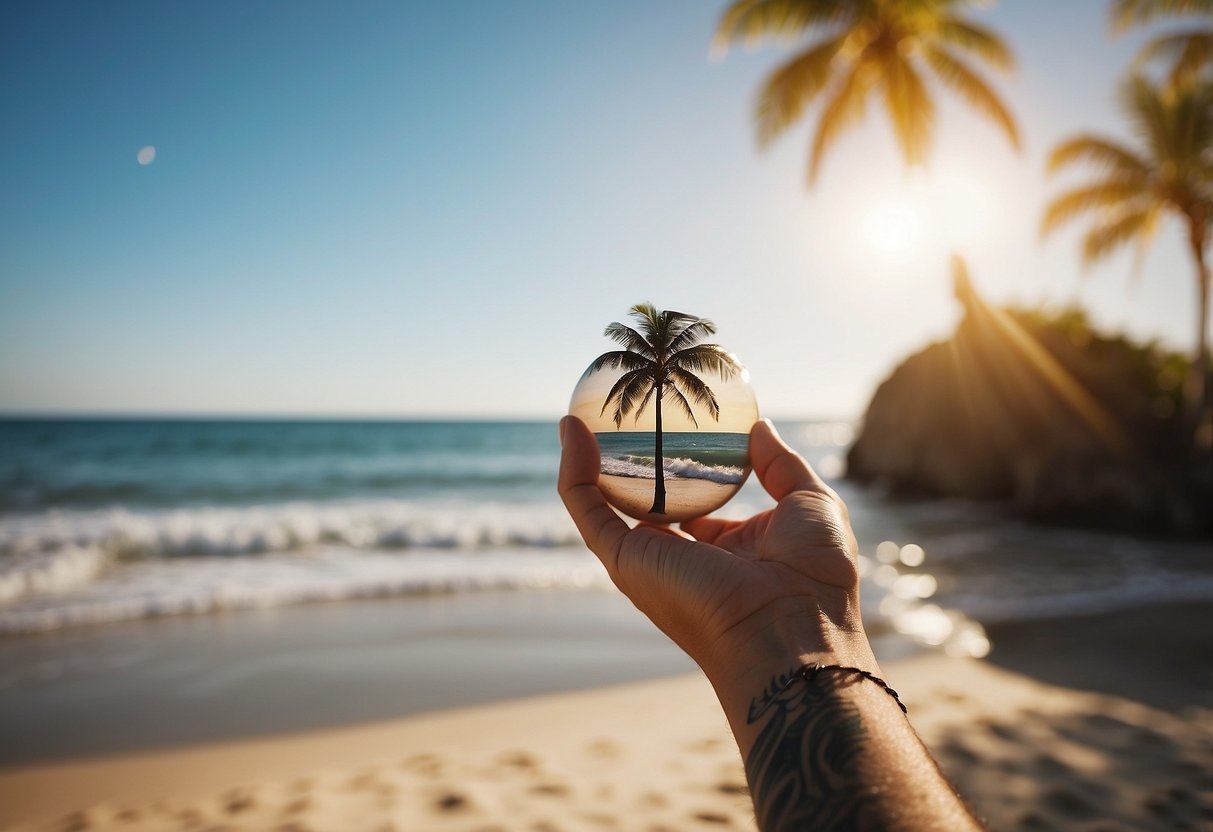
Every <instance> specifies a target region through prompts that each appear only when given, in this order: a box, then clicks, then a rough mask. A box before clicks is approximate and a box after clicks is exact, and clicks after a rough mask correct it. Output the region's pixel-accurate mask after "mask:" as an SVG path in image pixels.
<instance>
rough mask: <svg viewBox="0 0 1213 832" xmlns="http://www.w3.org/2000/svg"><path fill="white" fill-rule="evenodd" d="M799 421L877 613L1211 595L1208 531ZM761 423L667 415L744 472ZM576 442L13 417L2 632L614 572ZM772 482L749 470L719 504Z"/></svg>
mask: <svg viewBox="0 0 1213 832" xmlns="http://www.w3.org/2000/svg"><path fill="white" fill-rule="evenodd" d="M779 427H780V429H781V431H782V433H783V435H784V437H785V438H786V439H787V441H788V442H789V443H790V444H791V445H793V447H795V448H796V449H797V450H799V451H800V452H801V453H802V454H804V455H805V456H806V458H807V459H809V460H810V462H812V464H813V465H814V466H815V467H817V469H818V471H819V472H820V473H821V474H822V475H823V476H824V477H826V479H827V480H829V481H830V482H831V483H832V484H833V485H834V486H835V487H836V488H837V489H838V491H839V493H840V494H841V495H842V496H843V497H844V499H845V500H846V502H847V505H848V507H849V509H850V513H851V518H852V522H853V524H854V526H855V530H856V535H857V537H858V539H859V542H860V551H861V554H862V555H863V558H862V560H861V567H862V568H863V571H864V581H863V585H862V592H863V605H864V616H865V621H866V622H867V623H868V626H869V628H870V629H871V630H874V631H879V630H881V629H884V630H885V631H887V630H890V629H893V630H900V631H903V632H907V633H909V634H912V635H914V636H915V637H919V638H921V639H923V640H925V641H928V642H936V643H941V644H950V643H953V642H955V640H956V638H958V637H959V636H964V634H966V633H967V634H968V635H967V636H964V637H965V638H969V639H970V641H971V640H972V639H971V637H972V636H973V633H974V630H973V629H972V628H973V626H975V625H972V621H971V619H974V618H976V619H977V620H1006V619H1013V618H1017V617H1035V616H1051V615H1069V614H1078V613H1081V612H1085V611H1089V610H1106V609H1115V608H1117V607H1119V606H1125V605H1131V604H1136V603H1146V602H1158V601H1166V600H1183V599H1186V598H1203V597H1208V596H1210V595H1213V560H1211V559H1210V558H1209V557H1208V552H1207V546H1202V545H1198V544H1182V543H1160V542H1157V541H1150V540H1143V539H1139V538H1132V537H1125V536H1120V535H1101V534H1095V533H1090V532H1077V531H1066V530H1058V529H1045V528H1040V527H1035V526H1030V525H1028V524H1024V523H1022V522H1020V521H1018V520H1016V519H1015V518H1014V517H1013V516H1012V515H1011V513H1010V512H1008V511H1006V510H1005V509H1003V508H1002V507H999V506H978V505H972V504H967V503H960V502H932V503H904V502H894V501H890V500H886V499H885V498H883V497H882V496H881V494H880V492H879V490H878V489H861V488H858V487H856V486H853V485H852V484H850V483H847V482H846V481H845V480H841V479H839V476H838V475H839V474H840V473H841V469H842V462H841V460H842V457H843V456H844V455H845V452H846V446H847V444H848V443H849V441H850V438H851V432H852V427H851V425H850V424H847V423H841V422H782V423H780V424H779ZM599 439H600V442H601V445H602V448H603V452H604V465H605V464H608V461H610V460H613V461H614V462H615V463H617V464H619V465H625V466H633V467H634V470H635V475H637V476H650V477H651V476H652V475H653V474H652V458H653V457H652V444H651V442H652V434H651V433H649V434H644V433H630V432H619V433H607V434H602V435H600V437H599ZM744 442H745V437H744V436H742V435H740V434H696V435H694V437H690V436H682V435H679V434H668V435H667V437H666V440H665V448H664V451H665V452H664V454H663V455H664V456H665V457H666V465H667V471H671V474H672V475H674V476H688V475H691V476H705V477H708V478H717V479H718V481H729V480H728V478H730V477H738V476H740V474H741V472H742V470H743V469H744V467H745V462H744ZM559 459H560V447H559V441H558V438H557V430H556V424H555V420H553V421H551V422H437V421H429V422H423V421H268V420H267V421H255V420H245V421H234V420H166V419H159V420H129V419H128V420H120V419H102V420H29V419H27V420H11V419H10V420H0V635H3V634H6V633H7V634H19V633H28V632H34V631H41V630H51V629H56V628H60V627H66V626H83V625H93V624H102V623H105V622H110V621H120V620H127V619H135V618H149V617H159V616H169V615H178V614H184V613H205V612H212V611H218V610H225V609H239V608H247V607H265V606H275V605H282V604H291V603H300V602H307V601H316V600H329V601H333V600H353V599H358V598H367V597H383V596H399V595H416V594H430V593H436V592H463V591H472V590H478V589H484V588H495V589H512V588H545V589H552V590H558V591H563V590H574V589H575V590H585V589H610V585H609V582H608V581H607V579H606V576H605V573H604V572H603V570H602V568H601V566H600V565H599V564H598V562H597V560H596V559H595V558H594V557H593V556H592V555H591V554H590V553H589V552H587V551H586V550H585V547H584V545H583V544H582V542H581V539H580V537H579V536H578V534H577V531H576V529H575V528H574V527H573V525H572V523H571V521H570V520H569V518H568V515H567V514H566V512H565V510H564V507H563V506H562V505H561V503H560V500H559V498H558V496H557V494H556V473H557V468H558V465H559ZM734 481H736V480H734ZM770 505H771V500H770V498H769V497H767V496H766V494H765V493H764V492H763V490H762V487H761V485H760V484H758V483H756V482H755V480H754V478H753V477H750V478H749V480H748V481H746V483H745V485H744V486H742V488H741V490H740V491H739V492H738V494H737V496H736V497H735V498H734V499H733V500H732V501H731V502H730V503H728V504H727V505H726V506H725V507H724V508H723V509H722V510H721V513H722V514H724V515H725V516H733V517H745V516H749V515H750V514H752V513H754V512H756V511H761V510H762V509H764V508H767V507H769V506H770ZM882 542H887V543H886V545H884V546H883V547H881V546H880V544H882ZM894 544H897V545H894ZM905 544H912V546H911V547H910V548H909V549H902V548H901V547H902V546H904V545H905ZM917 547H921V549H922V550H924V551H925V561H923V562H921V563H920V562H918V560H917V558H916V557H915V553H916V551H917ZM899 552H908V553H909V554H908V555H906V556H905V557H902V555H901V554H899ZM958 634H959V635H958ZM962 640H963V639H962Z"/></svg>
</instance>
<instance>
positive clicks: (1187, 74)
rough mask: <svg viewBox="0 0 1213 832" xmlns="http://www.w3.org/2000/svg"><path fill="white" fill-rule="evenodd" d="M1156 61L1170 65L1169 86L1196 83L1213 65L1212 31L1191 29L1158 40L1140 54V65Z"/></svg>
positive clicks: (1177, 86)
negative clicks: (1202, 73)
mask: <svg viewBox="0 0 1213 832" xmlns="http://www.w3.org/2000/svg"><path fill="white" fill-rule="evenodd" d="M1155 61H1157V62H1165V63H1167V64H1170V66H1171V69H1170V71H1169V72H1168V77H1167V83H1168V84H1169V85H1170V86H1171V87H1172V88H1179V87H1183V86H1187V85H1189V84H1192V83H1194V82H1195V81H1196V79H1197V78H1198V77H1199V76H1200V74H1201V72H1203V71H1204V70H1206V69H1208V68H1209V67H1211V66H1213V30H1210V29H1192V30H1189V31H1186V32H1176V33H1173V34H1169V35H1162V36H1160V37H1157V38H1155V39H1154V40H1152V41H1150V42H1149V43H1147V44H1146V45H1145V46H1143V47H1142V48H1141V51H1140V52H1138V53H1137V63H1138V65H1139V66H1140V65H1142V64H1147V63H1151V62H1155Z"/></svg>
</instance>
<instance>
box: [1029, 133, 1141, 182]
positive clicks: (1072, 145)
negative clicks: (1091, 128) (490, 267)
mask: <svg viewBox="0 0 1213 832" xmlns="http://www.w3.org/2000/svg"><path fill="white" fill-rule="evenodd" d="M1081 161H1087V162H1094V163H1095V164H1097V165H1101V166H1103V167H1104V168H1110V169H1112V170H1114V171H1116V172H1117V173H1119V174H1121V175H1137V176H1141V177H1143V178H1144V177H1145V176H1147V175H1148V174H1149V170H1150V167H1149V165H1148V164H1146V162H1145V161H1144V160H1143V159H1142V158H1141V157H1140V156H1138V155H1137V154H1136V153H1134V152H1133V151H1132V150H1129V149H1128V148H1126V147H1125V146H1124V145H1121V144H1118V143H1117V142H1115V141H1112V140H1111V139H1105V138H1102V137H1100V136H1092V135H1089V134H1081V135H1078V136H1074V137H1072V138H1070V139H1067V140H1066V141H1064V142H1062V143H1061V144H1059V145H1057V146H1056V147H1054V148H1053V152H1052V153H1050V154H1049V164H1048V170H1049V172H1053V171H1056V170H1058V169H1060V168H1063V167H1065V166H1066V165H1069V164H1073V163H1075V162H1081Z"/></svg>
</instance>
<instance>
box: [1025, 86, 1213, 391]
mask: <svg viewBox="0 0 1213 832" xmlns="http://www.w3.org/2000/svg"><path fill="white" fill-rule="evenodd" d="M1121 107H1122V110H1123V111H1124V115H1125V117H1126V119H1127V120H1128V122H1129V124H1130V125H1131V128H1132V132H1133V134H1134V137H1135V139H1136V144H1135V145H1127V144H1124V143H1121V142H1118V141H1116V140H1115V139H1111V138H1107V137H1103V136H1097V135H1091V134H1081V135H1076V136H1073V137H1071V138H1069V139H1067V140H1065V141H1063V142H1062V143H1060V144H1059V145H1057V147H1055V148H1054V149H1053V152H1052V154H1051V156H1050V158H1049V170H1050V171H1056V170H1059V169H1061V168H1063V167H1067V166H1069V165H1073V164H1076V163H1080V162H1085V163H1090V164H1093V165H1094V166H1095V167H1096V169H1097V171H1098V173H1097V174H1096V176H1095V177H1094V178H1092V179H1091V180H1090V181H1088V182H1086V183H1084V184H1082V185H1080V186H1078V187H1075V188H1072V189H1070V190H1068V191H1066V192H1065V193H1062V194H1061V195H1059V196H1057V197H1056V198H1055V199H1053V201H1052V202H1051V203H1050V204H1049V205H1048V207H1047V208H1046V210H1045V215H1044V218H1043V220H1042V223H1041V229H1042V232H1044V233H1046V234H1047V233H1049V232H1051V231H1053V230H1054V229H1056V228H1058V227H1059V226H1061V225H1063V224H1064V223H1067V222H1070V221H1072V220H1075V219H1077V218H1079V217H1080V216H1084V215H1086V216H1090V217H1091V225H1090V226H1089V227H1088V229H1087V231H1086V233H1085V235H1084V237H1083V259H1084V260H1085V261H1087V262H1094V261H1096V260H1099V259H1101V258H1103V257H1105V256H1107V255H1108V254H1110V253H1112V252H1113V251H1116V250H1117V249H1119V248H1120V247H1122V246H1125V245H1128V244H1130V243H1135V244H1136V245H1137V246H1138V249H1139V252H1140V251H1144V249H1145V247H1147V246H1148V245H1149V243H1150V241H1151V240H1152V238H1153V237H1154V235H1155V233H1156V231H1157V229H1158V226H1159V223H1160V221H1161V220H1162V219H1163V218H1164V217H1166V216H1168V215H1170V216H1174V217H1177V218H1179V219H1180V220H1181V221H1182V222H1183V224H1184V228H1185V231H1186V237H1187V243H1188V249H1189V253H1190V255H1191V257H1192V262H1193V265H1194V272H1195V278H1196V297H1197V336H1196V351H1195V355H1194V359H1193V367H1194V368H1195V372H1196V382H1195V394H1194V396H1193V401H1194V403H1195V404H1196V409H1197V413H1199V412H1200V411H1201V409H1203V406H1204V404H1205V402H1206V401H1207V395H1208V393H1207V390H1206V387H1207V377H1208V363H1207V362H1208V315H1209V266H1208V263H1207V249H1208V244H1209V226H1210V222H1211V221H1213V159H1211V158H1210V150H1211V149H1213V86H1210V85H1209V84H1204V83H1202V84H1195V85H1181V86H1178V87H1171V86H1163V85H1160V84H1155V83H1152V82H1151V81H1149V80H1147V79H1146V78H1144V77H1142V76H1139V75H1138V76H1133V77H1131V78H1129V79H1128V80H1127V81H1126V82H1125V84H1124V86H1123V88H1122V90H1121Z"/></svg>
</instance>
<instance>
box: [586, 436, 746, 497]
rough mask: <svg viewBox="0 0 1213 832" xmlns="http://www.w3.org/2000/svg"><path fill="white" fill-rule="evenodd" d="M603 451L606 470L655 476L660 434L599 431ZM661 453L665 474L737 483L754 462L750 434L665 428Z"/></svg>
mask: <svg viewBox="0 0 1213 832" xmlns="http://www.w3.org/2000/svg"><path fill="white" fill-rule="evenodd" d="M595 436H597V437H598V448H599V450H600V451H601V452H602V473H604V474H614V475H615V476H620V477H638V478H641V479H655V478H656V467H655V465H654V461H655V457H654V453H655V451H656V439H657V435H656V433H654V432H653V431H612V432H609V433H607V432H604V433H598V434H595ZM661 441H662V445H661V456H662V459H663V460H665V465H664V468H665V475H666V476H667V477H675V478H683V479H702V480H709V481H711V482H719V483H727V484H730V485H731V484H736V483H739V482H741V481H742V480H743V479H744V478H745V474H746V469H748V468H749V465H750V455H749V447H750V437H749V434H746V433H712V432H709V431H694V432H690V431H688V432H679V431H663V432H662V435H661Z"/></svg>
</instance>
